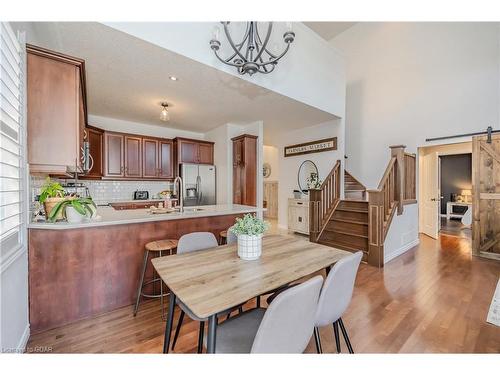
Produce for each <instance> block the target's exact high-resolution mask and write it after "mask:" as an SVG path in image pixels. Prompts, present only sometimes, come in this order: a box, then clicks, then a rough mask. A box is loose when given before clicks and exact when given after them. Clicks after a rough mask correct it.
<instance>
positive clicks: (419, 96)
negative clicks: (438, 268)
mask: <svg viewBox="0 0 500 375" xmlns="http://www.w3.org/2000/svg"><path fill="white" fill-rule="evenodd" d="M330 44H331V45H332V46H335V47H336V48H338V49H339V50H340V51H341V52H342V53H343V54H344V56H345V59H346V72H347V97H346V102H347V105H346V120H345V121H346V154H347V155H348V160H347V162H346V169H347V170H348V171H349V172H351V173H353V175H354V176H355V177H356V178H358V179H359V180H360V181H361V182H362V183H364V184H365V185H366V186H367V187H368V188H375V187H376V186H377V185H378V182H379V180H380V178H381V177H382V174H383V172H384V170H385V168H386V166H387V163H388V161H389V155H390V151H389V148H388V147H389V146H390V145H395V144H404V145H406V146H407V151H408V152H414V153H416V152H417V148H418V147H419V146H425V145H429V143H426V142H425V139H426V138H432V137H438V136H447V135H454V134H462V133H471V132H475V131H484V130H485V129H486V127H487V126H489V125H492V126H493V127H494V128H498V123H499V121H498V120H499V83H500V74H499V66H500V59H499V29H498V24H496V23H359V24H357V25H355V26H354V27H352V28H350V29H348V30H347V31H345V32H343V33H342V34H340V35H339V36H337V37H336V38H334V39H333V40H332V41H330ZM463 140H467V139H462V141H463ZM468 140H470V138H469V139H468ZM456 141H457V140H448V141H441V142H434V143H430V144H439V143H451V142H456ZM416 243H418V207H417V205H412V206H405V213H404V214H403V215H402V216H395V217H394V219H393V222H392V225H391V229H390V230H389V232H388V235H387V238H386V242H385V252H386V260H388V259H390V258H391V257H393V256H395V255H398V254H400V253H401V252H404V251H405V250H407V249H408V248H409V247H411V246H412V244H413V245H414V244H416Z"/></svg>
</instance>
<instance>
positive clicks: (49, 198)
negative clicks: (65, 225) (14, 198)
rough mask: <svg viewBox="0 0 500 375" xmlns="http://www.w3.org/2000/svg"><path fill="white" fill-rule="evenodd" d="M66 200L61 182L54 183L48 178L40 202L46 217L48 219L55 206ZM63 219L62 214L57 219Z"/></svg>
mask: <svg viewBox="0 0 500 375" xmlns="http://www.w3.org/2000/svg"><path fill="white" fill-rule="evenodd" d="M63 200H64V189H63V187H62V186H61V184H60V183H59V182H55V181H52V180H51V179H50V177H47V179H46V180H45V182H44V184H43V185H42V188H41V191H40V196H39V198H38V201H39V202H40V203H42V204H43V207H44V209H45V217H46V218H47V219H48V218H49V215H50V213H51V212H52V210H53V208H54V207H55V205H56V204H57V203H59V202H62V201H63ZM55 219H56V220H57V219H62V213H60V214H59V216H58V217H56V218H55Z"/></svg>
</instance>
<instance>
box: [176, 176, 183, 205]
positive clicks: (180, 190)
mask: <svg viewBox="0 0 500 375" xmlns="http://www.w3.org/2000/svg"><path fill="white" fill-rule="evenodd" d="M177 181H179V190H177ZM174 190H177V191H178V193H177V199H178V201H179V212H184V196H183V192H182V178H180V177H179V176H177V177H176V178H175V180H174Z"/></svg>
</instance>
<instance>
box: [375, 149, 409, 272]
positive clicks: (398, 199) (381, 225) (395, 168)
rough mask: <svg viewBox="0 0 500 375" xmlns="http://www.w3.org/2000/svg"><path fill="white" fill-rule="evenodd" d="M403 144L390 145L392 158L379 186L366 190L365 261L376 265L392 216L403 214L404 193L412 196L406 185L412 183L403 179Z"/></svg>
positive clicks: (379, 263) (379, 258) (381, 264)
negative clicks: (366, 251) (366, 254)
mask: <svg viewBox="0 0 500 375" xmlns="http://www.w3.org/2000/svg"><path fill="white" fill-rule="evenodd" d="M405 147H406V146H401V145H400V146H391V147H390V148H391V160H390V161H389V164H388V165H387V168H386V170H385V173H384V175H383V176H382V179H381V180H380V183H379V185H378V188H377V189H373V190H368V263H369V264H372V265H375V266H378V267H382V266H383V265H384V241H385V237H386V236H387V231H388V230H389V226H390V225H391V221H392V218H393V217H394V214H395V213H396V212H397V213H398V215H401V214H402V213H403V209H404V206H403V205H404V200H405V196H408V197H410V196H411V195H412V193H411V192H408V193H407V192H406V186H410V185H412V184H413V185H415V182H414V181H413V182H412V183H411V181H407V180H408V179H407V178H406V172H405V170H406V160H405V158H406V154H405V152H404V149H405ZM413 175H414V174H413ZM413 178H414V177H413Z"/></svg>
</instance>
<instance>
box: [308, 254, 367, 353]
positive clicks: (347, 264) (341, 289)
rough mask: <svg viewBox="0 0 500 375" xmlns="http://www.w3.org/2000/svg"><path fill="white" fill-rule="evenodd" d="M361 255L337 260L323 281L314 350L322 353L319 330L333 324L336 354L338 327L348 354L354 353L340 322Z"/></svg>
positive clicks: (350, 296) (338, 351) (347, 303)
mask: <svg viewBox="0 0 500 375" xmlns="http://www.w3.org/2000/svg"><path fill="white" fill-rule="evenodd" d="M362 257H363V253H362V252H361V251H358V252H357V253H354V254H351V255H349V256H347V257H345V258H342V259H341V260H339V261H338V262H337V263H335V265H334V266H333V267H332V268H331V270H330V272H329V273H328V276H327V278H326V280H325V284H324V285H323V288H322V290H321V294H320V296H319V302H318V310H317V312H316V322H315V326H314V339H315V342H316V350H317V352H318V353H322V348H321V339H320V335H319V328H321V327H325V326H327V325H330V324H333V331H334V336H335V344H336V346H337V353H340V351H341V350H340V337H339V326H340V329H341V330H342V335H343V336H344V340H345V343H346V345H347V348H348V350H349V353H354V351H353V349H352V345H351V342H350V340H349V336H348V334H347V330H346V328H345V326H344V322H343V321H342V315H343V314H344V312H345V311H346V310H347V307H349V304H350V302H351V299H352V292H353V290H354V281H355V280H356V274H357V272H358V268H359V263H360V262H361V258H362Z"/></svg>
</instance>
